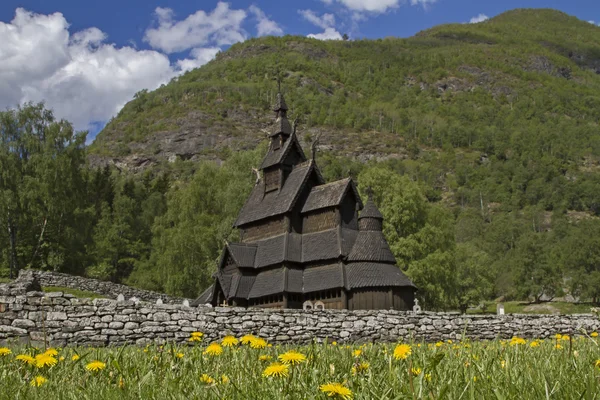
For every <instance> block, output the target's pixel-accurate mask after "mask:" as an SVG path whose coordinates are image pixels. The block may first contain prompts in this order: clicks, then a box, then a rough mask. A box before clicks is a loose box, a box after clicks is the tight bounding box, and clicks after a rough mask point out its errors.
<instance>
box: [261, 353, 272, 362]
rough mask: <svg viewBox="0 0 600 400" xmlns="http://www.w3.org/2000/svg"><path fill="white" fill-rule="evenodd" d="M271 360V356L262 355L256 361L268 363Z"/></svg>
mask: <svg viewBox="0 0 600 400" xmlns="http://www.w3.org/2000/svg"><path fill="white" fill-rule="evenodd" d="M271 358H272V357H271V356H268V355H266V354H263V355H262V356H260V357H258V361H269V360H270V359H271Z"/></svg>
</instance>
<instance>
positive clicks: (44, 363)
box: [35, 353, 58, 368]
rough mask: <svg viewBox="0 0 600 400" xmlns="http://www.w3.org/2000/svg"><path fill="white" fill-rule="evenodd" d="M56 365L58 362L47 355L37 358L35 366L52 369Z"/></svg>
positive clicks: (40, 355) (39, 355)
mask: <svg viewBox="0 0 600 400" xmlns="http://www.w3.org/2000/svg"><path fill="white" fill-rule="evenodd" d="M56 363H58V360H57V359H56V358H54V357H52V356H49V355H48V354H46V353H42V354H38V355H37V356H35V366H36V367H38V368H44V367H52V366H53V365H56Z"/></svg>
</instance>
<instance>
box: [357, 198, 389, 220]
mask: <svg viewBox="0 0 600 400" xmlns="http://www.w3.org/2000/svg"><path fill="white" fill-rule="evenodd" d="M361 218H376V219H380V220H383V215H382V214H381V212H380V211H379V209H378V208H377V206H376V205H375V203H374V202H373V200H371V199H369V200H367V202H366V204H365V208H363V210H362V211H361V213H360V215H359V216H358V219H361Z"/></svg>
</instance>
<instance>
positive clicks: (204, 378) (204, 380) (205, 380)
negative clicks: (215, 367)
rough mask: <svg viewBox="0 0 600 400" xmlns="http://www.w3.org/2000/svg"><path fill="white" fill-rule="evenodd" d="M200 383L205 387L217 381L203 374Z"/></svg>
mask: <svg viewBox="0 0 600 400" xmlns="http://www.w3.org/2000/svg"><path fill="white" fill-rule="evenodd" d="M200 382H202V383H204V384H205V385H212V384H213V383H215V380H214V379H213V378H211V377H210V376H209V375H208V374H202V375H201V376H200Z"/></svg>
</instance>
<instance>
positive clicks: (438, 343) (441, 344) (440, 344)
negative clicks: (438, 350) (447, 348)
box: [435, 342, 444, 347]
mask: <svg viewBox="0 0 600 400" xmlns="http://www.w3.org/2000/svg"><path fill="white" fill-rule="evenodd" d="M443 345H444V342H437V343H436V344H435V347H442V346H443Z"/></svg>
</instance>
